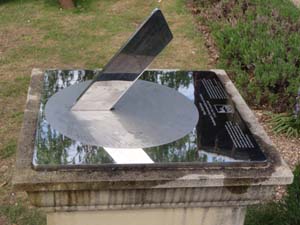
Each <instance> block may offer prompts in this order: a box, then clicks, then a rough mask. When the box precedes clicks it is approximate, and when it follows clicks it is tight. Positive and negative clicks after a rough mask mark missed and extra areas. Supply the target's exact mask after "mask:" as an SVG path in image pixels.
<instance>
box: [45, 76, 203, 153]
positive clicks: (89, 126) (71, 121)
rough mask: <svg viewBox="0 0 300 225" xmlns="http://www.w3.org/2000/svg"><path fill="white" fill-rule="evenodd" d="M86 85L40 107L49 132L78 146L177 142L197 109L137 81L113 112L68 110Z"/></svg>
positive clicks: (74, 87) (190, 126)
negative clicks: (57, 132)
mask: <svg viewBox="0 0 300 225" xmlns="http://www.w3.org/2000/svg"><path fill="white" fill-rule="evenodd" d="M90 82H91V81H85V82H82V83H79V84H75V85H72V86H70V87H68V88H65V89H63V90H61V91H59V92H57V93H56V94H55V95H53V96H52V97H51V98H50V99H49V100H48V102H47V104H46V108H45V110H46V112H45V113H46V119H47V121H48V122H49V123H50V124H51V126H52V128H54V129H56V130H57V131H59V132H60V133H62V134H63V135H65V136H67V137H69V138H71V139H73V140H77V141H79V142H81V143H82V144H88V145H95V146H101V147H110V148H146V147H154V146H158V145H163V144H167V143H170V142H172V141H175V140H177V139H179V138H182V137H183V136H185V135H186V134H188V133H189V132H191V131H192V130H193V129H194V127H195V125H196V123H197V122H198V110H197V108H196V107H195V105H194V103H193V102H191V101H190V100H189V99H187V98H186V97H185V96H183V95H182V94H180V93H179V92H177V91H176V90H174V89H171V88H168V87H166V86H163V85H159V84H155V83H152V82H148V81H142V80H138V81H137V82H136V83H135V84H134V85H133V86H132V87H131V88H130V89H129V90H128V91H127V92H126V94H125V95H124V97H123V98H122V99H121V100H120V101H119V102H118V103H117V105H115V108H114V110H108V111H74V110H73V111H72V110H71V108H72V106H73V104H74V103H75V101H76V99H77V98H78V96H79V95H80V94H81V93H82V91H83V90H85V88H86V87H87V86H88V85H89V84H90ZM111 82H117V81H111ZM106 91H107V90H106ZM98 92H99V93H97V94H99V96H101V94H104V91H103V90H101V89H98ZM101 92H103V93H101Z"/></svg>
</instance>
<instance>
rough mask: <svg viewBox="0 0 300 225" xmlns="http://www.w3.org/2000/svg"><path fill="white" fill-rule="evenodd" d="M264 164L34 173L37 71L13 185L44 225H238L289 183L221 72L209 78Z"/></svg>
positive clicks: (287, 171) (263, 135) (276, 156)
mask: <svg viewBox="0 0 300 225" xmlns="http://www.w3.org/2000/svg"><path fill="white" fill-rule="evenodd" d="M214 72H215V73H216V74H217V75H218V77H219V79H220V80H221V81H222V83H223V85H224V87H225V88H226V91H227V93H228V95H230V97H231V100H232V101H233V102H234V104H235V106H236V109H237V110H238V112H239V114H240V115H241V117H242V118H243V120H244V121H245V122H246V124H247V125H248V127H249V129H250V131H251V133H252V134H253V136H254V137H255V139H256V141H257V142H258V143H259V145H260V146H261V147H262V149H263V153H264V154H265V156H266V158H267V161H266V162H265V163H263V164H257V163H252V162H240V163H239V162H237V163H234V164H231V163H227V164H226V163H225V164H222V163H191V164H188V165H187V163H183V164H177V165H176V166H168V165H162V166H158V167H153V166H147V165H143V166H138V167H131V166H126V167H121V168H118V167H101V168H100V167H99V168H97V167H88V166H87V167H84V166H82V167H81V168H73V169H69V168H66V167H64V166H61V167H59V166H58V167H57V168H50V167H49V169H44V170H36V169H34V168H33V166H32V160H33V154H34V151H33V150H34V140H35V135H36V125H37V115H38V111H39V106H40V97H41V89H42V75H43V71H41V70H38V69H34V70H33V72H32V79H31V84H30V88H29V92H28V97H27V103H26V108H25V114H24V122H23V127H22V130H21V134H20V138H19V143H18V150H17V164H16V170H15V175H14V179H13V183H14V186H15V189H16V190H21V191H26V192H27V193H28V196H29V200H30V202H31V204H32V205H33V206H36V207H39V208H42V209H44V210H46V211H47V212H48V225H54V224H55V225H69V224H70V225H71V224H72V225H77V224H78V225H79V224H87V225H102V224H103V225H119V224H132V225H134V224H143V225H147V224H149V225H150V224H151V225H168V224H170V225H177V224H178V225H179V224H180V225H241V224H243V221H244V217H245V208H246V206H247V205H252V204H258V203H261V202H264V201H266V200H270V199H271V198H272V196H273V191H274V188H275V187H276V186H278V185H287V184H290V183H291V182H292V180H293V175H292V173H291V171H290V169H289V168H288V167H287V165H286V164H285V163H284V161H283V160H282V158H281V157H280V155H279V154H278V152H277V151H276V149H275V147H274V146H273V144H272V142H271V141H270V139H269V137H268V136H267V134H266V132H265V131H264V130H263V128H262V127H261V125H260V124H259V123H258V121H257V119H256V118H255V116H254V115H253V113H252V112H251V110H250V109H249V107H248V106H247V104H246V103H245V102H244V100H243V99H242V97H241V96H240V94H239V93H238V91H237V89H236V88H235V87H234V85H233V83H232V82H231V81H230V79H229V78H228V76H227V75H226V73H225V72H224V71H222V70H214Z"/></svg>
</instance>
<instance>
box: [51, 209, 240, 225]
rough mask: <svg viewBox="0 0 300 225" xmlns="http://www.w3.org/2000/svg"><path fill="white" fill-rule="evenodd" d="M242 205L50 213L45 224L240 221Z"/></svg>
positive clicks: (226, 224)
mask: <svg viewBox="0 0 300 225" xmlns="http://www.w3.org/2000/svg"><path fill="white" fill-rule="evenodd" d="M245 212H246V208H245V207H236V208H234V207H207V208H155V209H135V210H105V211H95V212H93V211H86V212H82V211H81V212H57V213H49V214H48V216H47V224H48V225H82V224H88V225H116V224H130V225H140V224H143V225H211V224H215V225H242V224H243V223H244V217H245Z"/></svg>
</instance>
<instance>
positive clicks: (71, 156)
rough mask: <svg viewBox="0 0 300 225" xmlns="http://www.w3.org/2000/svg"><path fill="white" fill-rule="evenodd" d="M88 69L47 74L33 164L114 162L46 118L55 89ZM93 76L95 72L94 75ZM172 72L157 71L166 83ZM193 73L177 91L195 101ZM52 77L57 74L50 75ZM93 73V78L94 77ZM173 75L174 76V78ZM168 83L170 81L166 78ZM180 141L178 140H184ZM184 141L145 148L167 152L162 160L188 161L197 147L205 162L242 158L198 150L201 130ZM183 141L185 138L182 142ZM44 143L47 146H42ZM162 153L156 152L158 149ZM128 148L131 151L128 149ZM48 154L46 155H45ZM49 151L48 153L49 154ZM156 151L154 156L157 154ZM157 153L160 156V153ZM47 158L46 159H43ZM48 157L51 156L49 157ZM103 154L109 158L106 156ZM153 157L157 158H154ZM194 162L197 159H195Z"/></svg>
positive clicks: (199, 157)
mask: <svg viewBox="0 0 300 225" xmlns="http://www.w3.org/2000/svg"><path fill="white" fill-rule="evenodd" d="M85 73H86V71H84V70H74V71H52V72H49V73H46V74H45V77H44V85H45V90H44V91H45V92H44V96H43V97H44V98H45V99H44V100H45V101H42V102H41V105H40V115H39V122H38V123H39V124H38V132H37V133H38V134H37V140H36V141H37V142H36V146H35V154H34V159H33V163H34V164H35V165H39V164H41V165H43V164H52V165H57V164H64V165H72V164H77V165H80V164H101V163H113V161H112V158H111V157H109V156H108V154H107V153H106V152H105V150H104V149H103V148H101V147H95V146H87V145H83V144H81V143H80V142H78V141H76V140H71V139H69V138H67V137H65V136H63V135H61V134H60V133H59V132H57V131H56V130H54V129H52V128H51V126H50V125H49V123H48V122H47V121H46V119H45V112H44V108H45V105H44V103H45V102H46V101H47V99H48V98H50V97H51V96H52V95H53V94H54V93H55V92H57V91H59V90H61V89H63V88H66V87H68V86H70V85H73V84H76V83H78V82H80V81H83V80H85V75H86V74H85ZM170 74H171V75H170ZM90 75H91V74H90ZM166 75H170V76H173V75H174V76H175V75H176V74H175V73H174V71H157V72H156V74H155V76H157V83H158V84H162V79H163V76H166ZM186 75H187V76H189V79H190V82H189V83H188V84H187V85H179V87H178V89H177V91H179V92H180V93H182V94H183V95H184V96H186V97H187V98H189V99H190V100H191V101H193V100H194V86H193V80H192V73H188V74H186ZM50 76H55V79H53V78H54V77H50ZM91 77H92V76H90V77H89V79H91ZM171 78H172V77H171ZM164 85H166V86H168V84H167V81H164ZM180 140H181V139H180ZM180 140H178V143H180ZM182 140H185V142H184V143H181V144H178V143H177V142H176V143H175V144H174V142H173V143H170V145H169V144H168V145H164V146H161V147H160V146H159V147H155V148H153V149H152V148H149V149H145V152H146V153H147V154H148V155H149V157H150V158H151V156H155V157H159V155H160V152H159V151H166V155H167V157H168V158H167V159H166V158H163V160H165V161H162V162H171V161H172V159H174V157H175V158H176V160H179V161H183V162H185V161H186V160H187V154H188V152H189V151H191V150H196V152H197V154H195V155H193V157H196V158H194V161H198V160H199V161H205V162H225V161H226V162H233V161H238V160H235V159H232V158H230V157H228V156H222V155H218V154H215V153H210V152H207V151H205V150H202V149H197V132H196V129H194V130H193V131H192V132H191V133H190V134H188V135H187V136H186V137H184V138H183V139H182ZM181 142H182V141H181ZM41 146H44V147H41ZM157 148H158V150H159V151H158V152H155V149H156V150H157ZM127 151H130V149H128V150H127ZM44 154H45V155H46V156H44ZM47 154H48V155H47ZM153 154H154V155H153ZM156 154H157V155H156ZM56 155H60V158H59V160H58V161H53V160H52V161H51V160H50V159H49V158H55V156H56ZM43 157H44V158H43ZM47 157H48V158H47ZM103 157H104V158H105V159H103ZM152 160H153V158H152ZM191 161H193V160H191Z"/></svg>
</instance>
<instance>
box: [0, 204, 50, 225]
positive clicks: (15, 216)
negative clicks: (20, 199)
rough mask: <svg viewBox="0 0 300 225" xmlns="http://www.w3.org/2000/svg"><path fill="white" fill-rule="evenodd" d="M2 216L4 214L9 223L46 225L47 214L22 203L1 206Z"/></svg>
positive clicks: (0, 213)
mask: <svg viewBox="0 0 300 225" xmlns="http://www.w3.org/2000/svg"><path fill="white" fill-rule="evenodd" d="M0 216H4V217H6V218H7V220H8V221H9V224H16V225H46V217H45V215H44V214H43V213H42V212H40V211H38V210H35V209H28V208H26V207H25V206H23V205H22V204H16V205H7V206H0Z"/></svg>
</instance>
